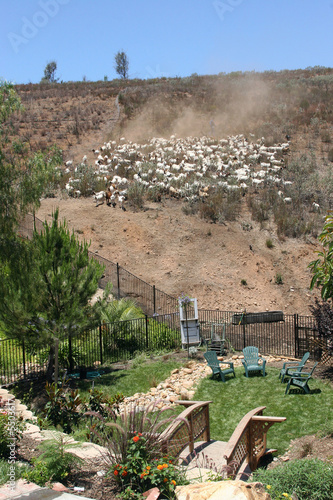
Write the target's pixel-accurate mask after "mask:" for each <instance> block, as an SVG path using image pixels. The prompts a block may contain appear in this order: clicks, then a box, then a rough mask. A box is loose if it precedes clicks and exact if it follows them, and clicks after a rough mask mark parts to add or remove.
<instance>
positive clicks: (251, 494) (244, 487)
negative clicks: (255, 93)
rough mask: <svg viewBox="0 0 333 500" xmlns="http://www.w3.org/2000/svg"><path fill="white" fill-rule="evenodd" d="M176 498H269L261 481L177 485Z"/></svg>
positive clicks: (262, 499) (217, 499) (266, 499)
mask: <svg viewBox="0 0 333 500" xmlns="http://www.w3.org/2000/svg"><path fill="white" fill-rule="evenodd" d="M176 498H177V500H221V499H222V498H223V500H271V497H270V495H269V494H268V493H267V492H266V491H265V488H264V486H263V485H262V484H261V483H245V482H244V481H218V482H212V483H209V482H208V483H199V484H189V485H186V486H177V488H176Z"/></svg>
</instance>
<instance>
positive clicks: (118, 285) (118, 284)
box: [117, 262, 120, 300]
mask: <svg viewBox="0 0 333 500" xmlns="http://www.w3.org/2000/svg"><path fill="white" fill-rule="evenodd" d="M117 288H118V300H119V299H120V278H119V264H118V262H117Z"/></svg>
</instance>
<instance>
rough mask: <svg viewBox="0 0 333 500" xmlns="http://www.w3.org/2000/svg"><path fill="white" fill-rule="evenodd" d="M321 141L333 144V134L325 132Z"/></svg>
mask: <svg viewBox="0 0 333 500" xmlns="http://www.w3.org/2000/svg"><path fill="white" fill-rule="evenodd" d="M321 140H322V142H325V143H326V144H329V143H331V142H332V139H331V134H330V133H329V132H323V133H322V134H321Z"/></svg>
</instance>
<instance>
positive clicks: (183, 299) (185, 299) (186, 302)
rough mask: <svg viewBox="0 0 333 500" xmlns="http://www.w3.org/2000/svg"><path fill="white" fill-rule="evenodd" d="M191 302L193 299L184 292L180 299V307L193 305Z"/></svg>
mask: <svg viewBox="0 0 333 500" xmlns="http://www.w3.org/2000/svg"><path fill="white" fill-rule="evenodd" d="M191 301H192V299H191V297H190V296H189V295H186V294H185V293H184V292H182V293H181V295H180V296H179V297H178V302H179V305H181V306H182V307H186V306H188V305H189V304H191Z"/></svg>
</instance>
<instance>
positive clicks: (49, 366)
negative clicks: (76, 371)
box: [46, 345, 55, 382]
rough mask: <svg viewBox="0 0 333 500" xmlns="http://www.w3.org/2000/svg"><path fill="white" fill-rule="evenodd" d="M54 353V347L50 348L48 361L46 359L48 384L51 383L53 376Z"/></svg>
mask: <svg viewBox="0 0 333 500" xmlns="http://www.w3.org/2000/svg"><path fill="white" fill-rule="evenodd" d="M54 352H55V348H54V345H51V346H50V350H49V359H48V362H47V363H48V364H47V370H46V379H47V380H48V381H49V382H52V375H53V368H54Z"/></svg>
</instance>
